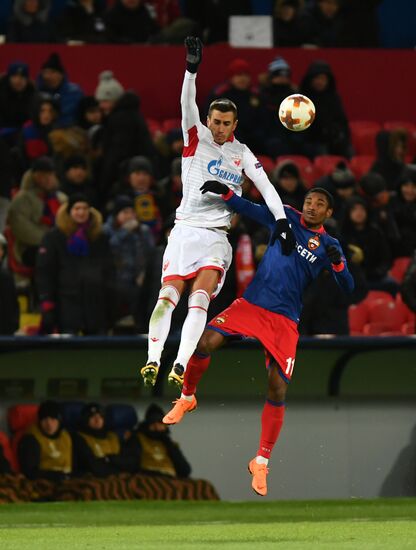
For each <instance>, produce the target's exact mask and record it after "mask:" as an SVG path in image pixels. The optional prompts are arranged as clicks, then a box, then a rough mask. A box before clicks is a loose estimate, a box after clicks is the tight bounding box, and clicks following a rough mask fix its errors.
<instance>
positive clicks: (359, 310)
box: [348, 301, 368, 336]
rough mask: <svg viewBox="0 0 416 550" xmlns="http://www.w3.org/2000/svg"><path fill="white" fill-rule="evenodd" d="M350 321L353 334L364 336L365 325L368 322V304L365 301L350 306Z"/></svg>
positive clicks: (351, 333)
mask: <svg viewBox="0 0 416 550" xmlns="http://www.w3.org/2000/svg"><path fill="white" fill-rule="evenodd" d="M348 323H349V327H350V335H351V336H362V334H363V329H364V326H365V325H366V323H368V306H367V303H366V302H365V301H364V302H361V303H359V304H353V305H351V306H350V307H349V308H348Z"/></svg>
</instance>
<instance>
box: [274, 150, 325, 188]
mask: <svg viewBox="0 0 416 550" xmlns="http://www.w3.org/2000/svg"><path fill="white" fill-rule="evenodd" d="M287 161H291V162H293V163H294V164H296V166H297V167H298V168H299V172H300V175H301V178H302V180H303V182H304V183H305V185H306V187H307V188H310V187H312V186H313V184H314V183H315V181H316V180H317V179H319V178H320V176H321V172H320V171H318V170H316V168H315V166H314V165H313V164H312V162H311V161H310V160H309V158H308V157H304V156H303V155H282V156H280V157H277V159H276V166H279V164H281V163H282V162H287Z"/></svg>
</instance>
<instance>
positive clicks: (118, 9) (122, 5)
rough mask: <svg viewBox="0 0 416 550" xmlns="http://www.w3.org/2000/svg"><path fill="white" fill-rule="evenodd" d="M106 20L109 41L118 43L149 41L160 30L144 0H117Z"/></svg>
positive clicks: (108, 12)
mask: <svg viewBox="0 0 416 550" xmlns="http://www.w3.org/2000/svg"><path fill="white" fill-rule="evenodd" d="M105 22H106V25H107V29H108V38H109V41H110V42H113V43H118V44H134V43H144V42H149V39H150V38H151V37H152V36H153V35H154V34H156V33H157V31H158V30H159V27H158V25H157V23H156V21H155V19H154V18H153V17H152V16H151V14H150V11H149V8H148V7H147V5H146V3H145V2H144V0H116V2H115V3H114V6H113V7H111V8H110V9H109V10H108V11H107V13H106V15H105Z"/></svg>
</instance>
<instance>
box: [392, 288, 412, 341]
mask: <svg viewBox="0 0 416 550" xmlns="http://www.w3.org/2000/svg"><path fill="white" fill-rule="evenodd" d="M396 307H397V309H398V310H399V311H401V312H402V313H403V315H404V319H405V322H404V323H403V325H402V332H403V334H415V328H416V314H415V313H414V312H413V311H412V310H410V309H409V308H408V307H407V305H406V304H405V303H404V302H403V300H402V296H401V294H400V293H398V294H397V295H396Z"/></svg>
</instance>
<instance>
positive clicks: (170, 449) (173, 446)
mask: <svg viewBox="0 0 416 550" xmlns="http://www.w3.org/2000/svg"><path fill="white" fill-rule="evenodd" d="M164 416H165V413H164V412H163V410H162V409H161V408H160V407H159V406H158V405H156V404H152V405H149V407H148V408H147V410H146V415H145V419H144V422H142V423H141V424H139V426H138V428H137V429H136V430H134V431H133V433H132V434H131V436H130V438H129V440H128V442H127V445H126V452H128V454H129V455H130V456H131V457H132V458H134V462H135V466H136V471H138V472H144V473H148V474H154V475H164V476H169V477H179V478H186V477H189V474H190V473H191V466H190V464H189V462H188V461H187V460H186V458H185V456H184V455H183V453H182V451H181V450H180V448H179V445H178V444H177V443H175V442H174V441H173V440H172V439H171V435H170V429H169V427H168V426H167V425H166V424H163V422H162V420H163V417H164Z"/></svg>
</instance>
